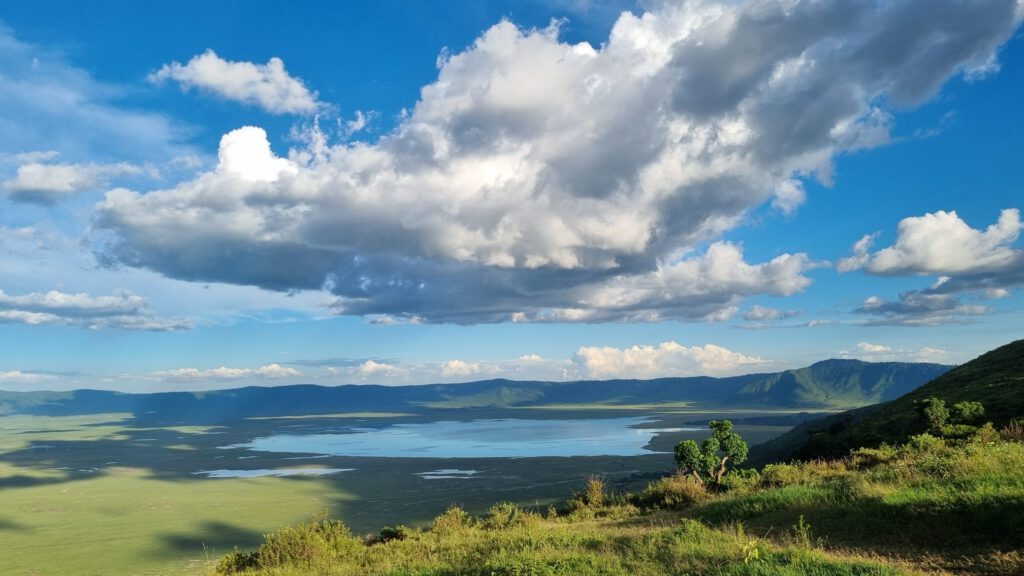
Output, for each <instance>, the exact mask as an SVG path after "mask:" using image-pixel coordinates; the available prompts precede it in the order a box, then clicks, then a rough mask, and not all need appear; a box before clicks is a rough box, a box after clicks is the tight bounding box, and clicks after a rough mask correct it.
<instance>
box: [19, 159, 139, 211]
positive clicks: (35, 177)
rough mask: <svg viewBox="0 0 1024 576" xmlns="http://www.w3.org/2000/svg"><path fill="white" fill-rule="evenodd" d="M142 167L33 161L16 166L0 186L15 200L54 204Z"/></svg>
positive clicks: (136, 173) (134, 172)
mask: <svg viewBox="0 0 1024 576" xmlns="http://www.w3.org/2000/svg"><path fill="white" fill-rule="evenodd" d="M142 173H143V169H142V168H141V167H139V166H136V165H134V164H129V163H126V162H121V163H117V164H40V163H38V162H33V163H30V164H23V165H21V166H19V167H18V173H17V175H16V176H15V177H14V178H11V179H9V180H6V181H5V182H4V183H3V184H2V185H0V187H2V188H3V190H4V192H5V193H6V195H7V197H8V198H10V199H11V200H14V201H15V202H29V203H34V204H55V203H57V202H58V201H60V200H61V199H63V198H65V197H67V196H70V195H72V194H75V193H76V192H82V191H86V190H94V189H96V188H98V187H100V186H102V185H105V184H106V183H108V182H109V181H110V180H111V179H113V178H117V177H120V176H135V175H139V174H142Z"/></svg>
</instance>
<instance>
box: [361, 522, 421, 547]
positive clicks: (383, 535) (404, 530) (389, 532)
mask: <svg viewBox="0 0 1024 576" xmlns="http://www.w3.org/2000/svg"><path fill="white" fill-rule="evenodd" d="M415 533H416V530H415V529H414V528H409V527H408V526H402V525H398V526H385V527H384V528H381V530H380V534H378V535H377V537H376V538H374V539H373V540H372V541H371V543H376V544H383V543H385V542H391V541H395V540H406V539H408V538H409V537H410V536H412V535H413V534H415Z"/></svg>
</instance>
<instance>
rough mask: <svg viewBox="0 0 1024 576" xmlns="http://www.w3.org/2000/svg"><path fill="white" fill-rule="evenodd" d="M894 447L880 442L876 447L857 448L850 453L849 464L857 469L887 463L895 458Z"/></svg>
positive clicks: (897, 454)
mask: <svg viewBox="0 0 1024 576" xmlns="http://www.w3.org/2000/svg"><path fill="white" fill-rule="evenodd" d="M898 456H899V453H898V452H897V450H896V447H894V446H890V445H888V444H882V445H881V446H879V447H878V448H858V449H856V450H854V451H853V452H851V453H850V464H851V465H852V466H853V467H854V468H855V469H857V470H864V469H867V468H874V467H875V466H879V465H888V464H890V463H892V462H893V461H895V460H896V458H897V457H898Z"/></svg>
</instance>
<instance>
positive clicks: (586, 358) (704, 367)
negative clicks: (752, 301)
mask: <svg viewBox="0 0 1024 576" xmlns="http://www.w3.org/2000/svg"><path fill="white" fill-rule="evenodd" d="M576 358H577V361H578V362H579V363H580V364H581V365H582V366H583V368H584V370H585V372H586V374H587V375H588V376H589V377H591V378H597V379H608V378H656V377H662V376H701V375H710V376H727V375H735V374H743V373H749V372H753V371H756V370H759V369H763V368H764V367H766V366H768V365H769V364H770V363H769V362H768V361H766V360H764V359H762V358H758V357H756V356H747V355H745V354H741V353H739V352H733V351H731V350H729V349H727V348H722V347H721V346H715V345H714V344H707V345H705V346H691V347H687V346H683V345H681V344H679V343H677V342H674V341H668V342H662V343H661V344H658V345H657V346H631V347H629V348H612V347H593V346H583V347H581V348H580V349H578V350H577V351H576Z"/></svg>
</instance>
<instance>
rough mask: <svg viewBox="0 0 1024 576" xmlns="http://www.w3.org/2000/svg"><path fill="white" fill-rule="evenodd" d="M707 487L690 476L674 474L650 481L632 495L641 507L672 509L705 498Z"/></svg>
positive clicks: (683, 506)
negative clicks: (638, 492)
mask: <svg viewBox="0 0 1024 576" xmlns="http://www.w3.org/2000/svg"><path fill="white" fill-rule="evenodd" d="M707 496H708V491H707V488H705V487H704V485H703V484H701V483H699V482H697V481H696V480H694V479H693V478H692V477H691V476H684V475H682V474H674V475H672V476H667V477H665V478H662V479H661V480H657V481H655V482H651V483H650V484H648V485H647V488H646V489H645V490H644V491H643V492H641V493H640V494H637V495H635V496H633V502H634V503H635V504H636V505H637V506H640V507H641V508H648V509H652V508H653V509H672V508H685V507H687V506H690V505H692V504H696V503H698V502H701V501H703V500H705V499H706V498H707Z"/></svg>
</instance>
